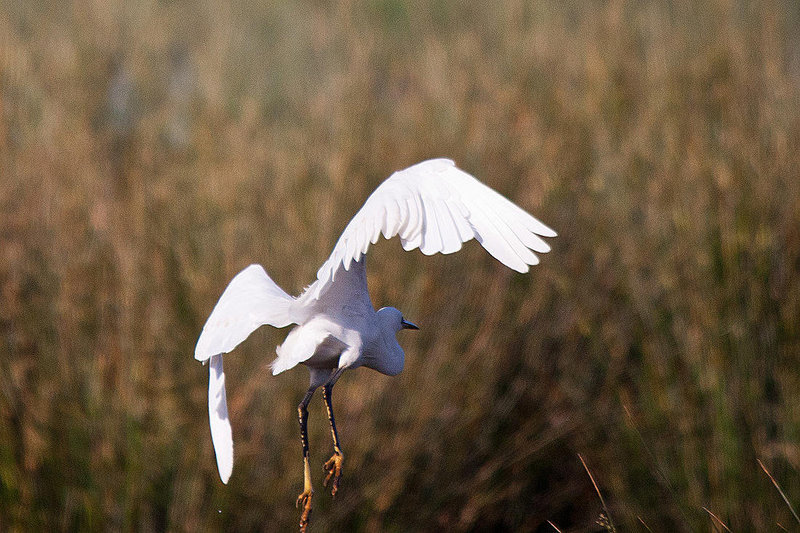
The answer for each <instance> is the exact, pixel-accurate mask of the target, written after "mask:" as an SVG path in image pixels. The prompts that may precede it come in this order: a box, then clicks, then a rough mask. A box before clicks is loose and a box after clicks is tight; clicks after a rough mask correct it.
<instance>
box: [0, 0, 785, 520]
mask: <svg viewBox="0 0 800 533" xmlns="http://www.w3.org/2000/svg"><path fill="white" fill-rule="evenodd" d="M262 4H263V3H262V2H255V1H252V0H243V1H240V2H235V3H233V4H229V3H227V2H211V1H207V0H201V1H200V2H194V3H190V2H186V1H182V0H175V1H160V2H156V1H147V0H136V1H128V2H125V1H112V2H100V1H95V0H74V1H72V2H61V1H56V0H38V1H30V2H29V1H21V2H5V3H3V4H2V5H0V529H3V530H37V529H38V530H53V529H60V530H101V529H103V530H106V529H111V530H120V529H121V530H145V531H147V530H156V531H160V530H164V529H172V530H192V531H195V530H212V529H219V528H222V527H224V528H227V529H232V530H271V531H272V530H275V531H277V530H281V531H287V530H291V528H292V527H294V526H295V525H296V522H297V520H298V513H297V511H296V510H295V508H294V499H295V497H296V495H297V493H298V492H299V488H300V486H301V485H302V472H301V454H300V446H299V442H298V438H297V422H296V420H295V406H296V405H297V402H298V401H299V399H300V397H301V395H302V392H303V390H304V387H305V384H306V380H307V375H306V373H305V372H304V371H303V370H296V371H294V372H291V373H289V374H287V375H283V376H281V377H280V378H272V377H271V376H269V375H268V371H267V364H268V363H269V362H270V361H271V360H272V357H273V347H274V346H275V345H276V344H278V343H279V342H280V341H281V339H282V335H283V333H282V332H277V331H266V330H265V331H263V332H262V331H259V332H258V333H257V334H255V335H254V336H253V338H251V339H249V340H248V341H247V342H246V343H245V344H244V345H243V346H241V347H240V348H239V349H237V351H236V352H235V353H234V354H233V355H232V356H230V357H229V358H228V359H227V360H226V369H227V371H228V374H229V378H228V379H229V384H228V391H229V403H230V410H231V415H232V421H233V428H234V438H235V443H236V463H235V466H234V473H233V477H232V479H231V483H230V485H228V486H223V485H222V484H221V483H220V482H219V479H218V477H217V473H216V470H215V468H216V465H215V462H214V458H213V450H212V447H211V440H210V435H209V431H208V427H207V413H206V390H205V387H206V380H207V374H206V371H207V370H206V368H204V367H201V366H200V365H199V364H198V363H196V362H195V361H194V360H193V358H192V353H193V348H194V343H195V341H196V338H197V336H198V334H199V331H200V328H201V327H202V324H203V321H204V320H205V317H206V316H207V315H208V313H209V312H210V310H211V308H212V306H213V304H214V302H215V301H216V299H217V297H218V296H219V294H220V292H221V291H222V289H223V288H224V286H225V284H226V283H227V281H228V280H229V279H230V278H231V277H232V276H233V275H234V274H235V273H236V272H238V271H239V270H240V269H242V268H243V267H245V266H247V265H248V264H250V263H252V262H258V263H262V264H263V265H264V266H265V268H266V269H267V271H268V272H270V274H271V275H272V276H273V278H274V279H275V280H276V281H277V282H278V283H279V284H280V285H281V286H283V287H284V288H286V289H287V290H288V291H290V292H297V291H299V290H300V289H301V288H302V287H303V286H304V285H305V284H307V283H309V282H310V281H311V280H312V279H313V276H314V274H315V272H316V268H317V267H318V266H319V265H320V264H321V262H322V261H323V260H324V258H325V257H326V256H327V254H328V253H329V251H330V250H331V248H332V246H333V244H334V242H335V240H336V237H337V236H338V234H339V232H340V231H341V230H342V228H343V226H344V224H345V223H346V222H347V220H349V218H350V217H351V216H352V214H353V213H354V212H355V210H356V209H357V208H358V207H359V206H360V204H361V203H362V202H363V200H364V199H365V198H366V196H367V195H368V194H369V192H370V191H371V190H372V189H373V188H374V187H375V186H376V185H377V184H378V183H379V182H380V181H381V180H382V179H384V178H385V177H386V176H387V175H388V174H389V173H390V172H392V171H393V170H396V169H400V168H403V167H405V166H408V165H410V164H412V163H414V162H417V161H419V160H422V159H425V158H428V157H434V156H446V157H451V158H453V159H455V160H456V161H457V162H458V164H459V165H460V166H461V167H462V168H464V169H465V170H467V171H469V172H471V173H472V174H474V175H476V176H478V177H479V178H480V179H482V180H483V181H485V182H487V183H488V184H490V185H492V186H493V187H495V188H497V189H498V190H500V191H501V192H503V193H504V194H506V195H507V196H509V197H510V198H512V199H513V200H515V201H516V202H517V203H519V204H520V205H522V206H524V207H526V208H528V209H529V210H530V211H532V212H533V213H535V214H536V215H537V216H538V217H540V218H541V219H542V220H543V221H545V222H546V223H548V224H549V225H551V226H552V227H553V228H554V229H556V230H557V231H558V232H559V238H558V239H556V240H554V241H553V243H554V250H553V252H552V253H550V254H549V255H547V256H544V257H543V262H542V265H540V266H538V267H536V268H534V269H533V270H532V271H531V273H530V274H528V275H518V274H515V273H513V272H511V271H509V270H508V269H505V268H504V267H503V266H502V265H499V264H498V263H497V262H496V261H494V260H492V258H491V257H489V256H488V255H487V254H486V253H485V252H484V251H483V250H482V249H480V247H479V246H478V245H477V244H475V243H472V245H470V246H466V247H465V249H464V250H463V251H462V252H459V254H457V255H456V256H452V257H447V258H443V257H441V256H437V257H430V258H426V257H423V256H422V255H421V254H419V253H418V252H415V253H408V254H401V253H399V249H400V247H399V244H398V243H397V242H382V243H379V245H377V246H376V247H375V248H374V249H373V251H372V253H371V255H370V264H369V265H368V268H369V273H370V283H371V289H372V291H373V300H374V303H375V304H376V305H377V306H382V305H388V304H392V305H396V306H397V307H399V308H401V309H403V311H404V313H405V314H406V316H408V317H409V318H410V319H412V320H413V321H414V322H416V323H418V324H420V325H421V326H422V330H421V331H420V332H419V334H418V335H404V336H403V338H402V339H401V341H402V344H403V345H404V346H405V347H406V353H407V364H406V370H405V371H404V372H403V373H402V374H401V375H400V376H399V377H397V378H386V377H383V376H380V375H377V374H376V373H374V372H369V371H366V370H359V371H356V372H353V373H352V374H350V375H347V376H346V377H345V378H344V379H343V380H342V381H341V382H340V384H339V385H338V386H337V394H336V395H335V396H334V403H335V404H336V408H337V417H338V420H337V421H338V425H339V430H340V435H341V437H342V440H343V446H344V449H345V453H346V454H347V457H348V462H347V463H346V470H345V477H344V480H343V485H342V490H341V491H340V492H339V495H337V498H336V501H335V502H333V503H332V502H331V501H330V498H329V497H326V496H325V495H323V494H322V492H321V491H319V496H318V497H317V498H316V501H315V504H316V509H315V515H314V522H313V524H312V525H313V527H314V530H315V531H350V530H356V531H415V530H417V531H420V530H421V531H434V530H437V531H438V530H441V528H443V527H444V526H447V528H446V529H447V530H453V531H466V530H490V528H493V527H502V528H503V529H506V530H514V531H551V530H553V529H552V527H551V526H550V525H548V523H547V520H550V521H551V522H552V524H553V525H555V526H557V527H558V528H559V529H560V530H562V531H569V530H585V529H587V528H588V529H591V528H593V527H599V526H597V525H596V521H597V519H598V516H599V515H600V512H601V505H600V501H599V500H598V498H597V494H598V492H599V491H600V490H602V494H603V497H604V506H605V505H607V507H608V510H607V512H608V514H609V515H610V518H612V519H613V522H612V523H615V524H616V525H617V526H618V527H619V528H620V530H626V531H627V530H632V531H636V530H640V529H642V528H643V527H646V528H649V529H650V530H652V531H684V530H685V531H689V530H697V529H699V530H711V529H712V528H720V530H721V528H722V526H720V525H719V524H720V523H722V524H725V525H726V526H725V527H729V528H731V529H732V530H734V531H745V530H751V531H752V530H758V531H768V530H774V529H777V528H778V525H777V524H781V525H782V526H783V527H786V528H791V526H792V525H793V524H794V521H793V520H794V518H793V516H792V510H791V509H790V507H789V506H787V505H786V503H785V502H784V500H783V498H782V497H781V495H780V494H779V493H778V491H776V490H775V486H773V483H772V481H771V479H770V477H767V476H766V475H765V471H766V470H762V467H761V466H760V465H759V462H758V460H761V461H763V464H764V465H765V466H766V467H767V468H768V469H769V472H770V476H774V480H775V482H776V483H779V485H780V487H781V489H782V491H783V493H785V496H786V498H787V500H788V501H790V502H792V503H793V504H794V505H795V507H796V506H798V505H800V448H799V447H798V439H800V331H799V329H800V150H799V148H800V106H798V102H800V52H798V50H800V32H798V31H797V30H798V26H799V25H800V9H798V7H797V4H796V3H795V2H790V1H785V2H784V1H780V0H766V1H764V2H756V3H750V2H738V1H735V0H719V1H714V2H692V1H689V0H680V1H674V2H625V1H622V0H610V1H608V2H586V3H582V2H557V3H556V2H554V3H529V2H522V1H509V2H501V3H499V4H495V3H489V2H486V3H481V2H476V3H472V4H468V5H462V4H461V3H458V2H450V1H447V0H444V1H435V2H409V3H405V2H400V1H399V0H372V1H370V2H366V3H359V2H352V3H351V2H329V3H328V2H312V1H304V2H299V3H296V2H271V3H267V5H262ZM315 400H316V401H315V402H314V403H313V404H312V409H311V415H310V433H311V435H310V436H311V456H312V460H313V461H314V462H315V463H318V464H319V465H321V464H322V462H323V461H324V459H326V458H327V457H328V456H329V455H330V442H329V437H328V430H327V422H326V421H325V415H324V411H323V409H322V402H321V400H319V399H318V398H317V399H315ZM579 453H580V454H581V456H582V457H583V459H585V461H586V464H587V465H588V467H587V469H588V468H591V474H592V476H593V479H594V480H595V481H596V482H597V484H598V485H599V486H598V490H597V491H595V487H594V486H593V484H592V481H591V480H590V479H589V477H588V476H587V475H586V474H587V470H584V465H582V464H581V460H579V458H578V454H579ZM315 474H317V478H316V480H317V483H319V480H320V479H321V477H322V470H321V468H320V469H319V470H318V471H317V472H315ZM604 512H605V511H604ZM712 517H714V519H712Z"/></svg>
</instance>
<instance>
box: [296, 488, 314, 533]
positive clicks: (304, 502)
mask: <svg viewBox="0 0 800 533" xmlns="http://www.w3.org/2000/svg"><path fill="white" fill-rule="evenodd" d="M313 495H314V491H313V490H311V489H306V490H304V491H303V492H302V494H300V496H298V497H297V508H298V509H299V508H300V506H302V507H303V514H302V515H300V533H306V528H307V527H308V519H309V517H310V516H311V496H313Z"/></svg>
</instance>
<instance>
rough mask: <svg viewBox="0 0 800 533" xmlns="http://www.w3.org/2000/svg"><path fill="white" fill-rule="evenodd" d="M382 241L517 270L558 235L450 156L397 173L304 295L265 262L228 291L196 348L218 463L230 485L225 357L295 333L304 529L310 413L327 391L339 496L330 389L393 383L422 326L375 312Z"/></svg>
mask: <svg viewBox="0 0 800 533" xmlns="http://www.w3.org/2000/svg"><path fill="white" fill-rule="evenodd" d="M381 234H383V236H384V237H385V238H387V239H390V238H392V237H394V236H395V235H397V236H399V237H400V241H401V243H402V245H403V248H404V249H405V250H413V249H415V248H419V249H420V250H421V251H422V253H423V254H425V255H432V254H435V253H443V254H449V253H453V252H455V251H457V250H459V249H460V248H461V245H462V243H464V242H466V241H468V240H470V239H473V238H475V239H477V240H478V242H480V244H481V245H482V246H483V247H484V248H485V249H486V250H487V251H488V252H489V253H490V254H491V255H492V256H494V257H495V258H496V259H498V260H499V261H500V262H502V263H503V264H505V265H506V266H508V267H510V268H512V269H514V270H516V271H517V272H523V273H524V272H527V271H528V266H529V265H535V264H537V263H538V262H539V259H538V258H537V257H536V254H535V253H534V252H537V253H546V252H548V251H550V247H549V246H548V245H547V243H545V242H544V241H543V240H542V239H541V237H555V236H556V232H555V231H553V230H552V229H550V228H548V227H547V226H545V225H544V224H542V223H541V222H539V221H538V220H536V219H535V218H534V217H532V216H531V215H530V214H528V213H527V212H526V211H524V210H523V209H521V208H520V207H518V206H517V205H515V204H514V203H512V202H511V201H509V200H508V199H506V198H505V197H503V196H502V195H500V194H499V193H497V192H496V191H494V190H493V189H491V188H489V187H487V186H486V185H484V184H482V183H481V182H479V181H478V180H476V179H475V178H474V177H472V176H470V175H469V174H467V173H466V172H464V171H462V170H460V169H458V168H457V167H456V166H455V164H454V163H453V162H452V161H450V160H448V159H433V160H430V161H424V162H422V163H419V164H416V165H414V166H412V167H410V168H407V169H405V170H402V171H399V172H395V173H394V174H392V175H391V176H390V177H389V178H388V179H387V180H386V181H384V182H383V183H382V184H381V185H380V186H379V187H378V188H377V189H376V190H375V191H374V192H373V193H372V195H371V196H370V197H369V198H368V199H367V201H366V202H365V203H364V206H363V207H362V208H361V210H360V211H358V213H356V215H355V216H354V217H353V219H352V220H351V221H350V223H349V224H348V225H347V227H346V228H345V230H344V232H343V233H342V235H341V237H340V238H339V241H338V242H337V243H336V246H335V247H334V248H333V252H332V253H331V255H330V257H329V258H328V260H327V261H325V263H324V264H323V265H322V267H320V269H319V271H318V272H317V280H316V281H315V282H314V283H312V284H311V285H310V286H309V287H308V288H306V290H305V291H304V292H303V293H302V294H300V295H299V296H298V297H296V298H293V297H292V296H290V295H288V294H286V292H284V291H283V290H282V289H281V288H280V287H278V285H276V284H275V282H274V281H272V279H270V277H269V276H268V275H267V273H266V272H265V271H264V269H263V268H262V267H261V266H259V265H250V266H249V267H247V268H245V269H244V270H243V271H241V272H240V273H239V274H237V275H236V276H235V277H234V278H233V280H231V282H230V284H229V285H228V287H227V288H226V289H225V291H224V292H223V294H222V296H221V297H220V299H219V301H218V302H217V305H216V306H215V307H214V310H213V311H212V312H211V316H209V318H208V321H207V322H206V324H205V326H204V327H203V332H202V333H201V334H200V338H199V339H198V341H197V348H196V349H195V359H197V360H199V361H208V360H210V365H209V366H210V375H209V383H208V413H209V419H210V424H211V437H212V441H213V443H214V450H215V452H216V456H217V466H218V468H219V474H220V477H221V478H222V482H223V483H227V482H228V479H229V478H230V475H231V470H232V468H233V439H232V433H231V425H230V420H229V419H228V408H227V405H226V399H225V374H224V373H223V368H222V354H226V353H228V352H230V351H231V350H233V349H234V348H235V347H236V346H237V345H238V344H239V343H241V342H242V341H243V340H245V339H246V338H247V337H248V336H249V335H250V334H251V333H252V332H253V331H255V330H256V329H258V328H259V327H260V326H262V325H264V324H269V325H270V326H274V327H277V328H283V327H286V326H289V325H291V324H296V325H297V326H296V327H295V328H294V329H292V330H291V332H289V335H288V336H287V337H286V339H285V341H284V342H283V344H282V345H281V346H278V348H277V350H276V351H277V354H278V357H277V359H275V361H274V362H273V363H272V373H273V375H275V374H279V373H281V372H283V371H285V370H289V369H290V368H293V367H294V366H296V365H297V364H299V363H302V364H304V365H306V366H307V367H308V369H309V371H310V373H311V379H310V385H309V388H308V390H307V392H306V394H305V397H304V398H303V400H302V401H301V402H300V405H299V406H298V408H297V409H298V415H299V419H300V433H301V439H302V445H303V467H304V474H305V475H304V487H303V492H302V493H301V494H300V496H299V497H298V499H297V504H298V507H299V506H302V508H303V512H302V516H301V522H300V527H301V530H303V531H304V530H305V527H306V525H307V524H308V518H309V513H310V512H311V496H312V484H311V470H310V467H309V461H308V435H307V432H306V421H307V418H308V411H307V409H306V408H307V406H308V404H309V402H310V401H311V397H312V395H313V394H314V391H315V390H316V389H317V388H319V387H320V386H321V387H322V394H323V398H324V400H325V405H326V407H327V411H328V419H329V422H330V426H331V434H332V437H333V456H332V457H331V459H330V460H329V461H327V462H326V463H325V465H324V468H325V471H326V472H327V476H326V478H325V481H324V483H323V485H324V486H327V485H328V483H329V482H331V493H332V494H333V495H335V494H336V491H337V490H338V488H339V480H340V476H341V472H342V463H343V454H342V449H341V447H340V445H339V438H338V435H337V433H336V424H335V422H334V418H333V407H332V405H331V391H332V389H333V386H334V384H335V383H336V380H337V379H339V377H340V376H341V375H342V372H343V371H344V370H347V369H351V368H357V367H359V366H366V367H368V368H372V369H374V370H377V371H378V372H381V373H383V374H386V375H390V376H394V375H397V374H399V373H400V371H402V370H403V365H404V362H405V354H404V352H403V349H402V348H401V347H400V345H399V344H398V342H397V339H396V337H395V335H396V333H397V332H398V331H400V330H401V329H418V328H417V326H415V325H414V324H412V323H411V322H409V321H407V320H405V319H404V318H403V315H402V314H401V313H400V311H398V310H397V309H395V308H393V307H384V308H382V309H380V310H378V311H375V309H374V308H373V306H372V302H371V301H370V297H369V293H368V291H367V277H366V271H365V269H364V256H365V254H366V252H367V249H368V248H369V245H370V244H371V243H372V244H374V243H375V242H377V240H378V237H379V236H380V235H381Z"/></svg>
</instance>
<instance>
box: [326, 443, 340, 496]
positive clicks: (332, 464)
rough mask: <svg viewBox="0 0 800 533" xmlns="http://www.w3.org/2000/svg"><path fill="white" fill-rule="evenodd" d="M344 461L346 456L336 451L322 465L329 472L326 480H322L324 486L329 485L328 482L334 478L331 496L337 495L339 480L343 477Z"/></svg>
mask: <svg viewBox="0 0 800 533" xmlns="http://www.w3.org/2000/svg"><path fill="white" fill-rule="evenodd" d="M343 462H344V456H343V455H342V454H341V453H340V452H334V454H333V457H331V458H330V459H328V462H327V463H325V464H324V465H322V469H323V470H325V471H326V472H327V473H328V475H327V476H325V481H323V482H322V486H323V487H327V486H328V483H329V482H330V481H331V480H333V483H331V496H336V492H337V491H338V490H339V480H340V479H341V477H342V463H343Z"/></svg>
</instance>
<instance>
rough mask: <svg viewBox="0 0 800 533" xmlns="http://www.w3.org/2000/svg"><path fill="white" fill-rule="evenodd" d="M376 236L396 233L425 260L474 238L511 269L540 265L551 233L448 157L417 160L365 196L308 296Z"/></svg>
mask: <svg viewBox="0 0 800 533" xmlns="http://www.w3.org/2000/svg"><path fill="white" fill-rule="evenodd" d="M381 233H382V234H383V236H384V237H385V238H387V239H391V238H392V237H394V236H395V235H397V236H399V237H400V241H401V242H402V244H403V248H404V249H405V250H413V249H414V248H419V249H420V251H421V252H422V253H423V254H425V255H433V254H435V253H443V254H449V253H453V252H456V251H458V250H460V249H461V245H462V243H464V242H467V241H468V240H470V239H472V238H475V239H477V240H478V242H480V243H481V245H482V246H483V247H484V248H485V249H486V251H487V252H489V253H490V254H491V255H492V256H493V257H494V258H496V259H497V260H498V261H500V262H501V263H503V264H504V265H506V266H508V267H509V268H512V269H514V270H516V271H517V272H527V271H528V265H535V264H537V263H538V262H539V259H538V258H537V257H536V254H535V253H534V252H538V253H547V252H549V251H550V246H548V245H547V243H546V242H544V241H543V240H542V239H541V237H555V236H556V232H555V231H553V230H552V229H550V228H548V227H547V226H545V225H544V224H542V223H541V222H539V221H538V220H536V219H535V218H533V217H532V216H531V215H530V214H528V213H527V212H526V211H524V210H523V209H522V208H520V207H519V206H517V205H516V204H514V203H512V202H511V201H510V200H508V199H507V198H505V197H504V196H502V195H501V194H500V193H498V192H497V191H495V190H493V189H491V188H489V187H487V186H486V185H484V184H483V183H481V182H479V181H478V180H476V179H475V178H473V177H472V176H470V175H469V174H467V173H466V172H464V171H463V170H461V169H459V168H458V167H456V166H455V163H453V162H452V161H450V160H449V159H432V160H430V161H423V162H422V163H418V164H416V165H414V166H412V167H409V168H407V169H405V170H401V171H399V172H395V173H394V174H392V175H391V176H390V177H389V178H388V179H387V180H386V181H384V182H383V183H382V184H381V185H380V186H379V187H378V188H377V189H375V192H373V193H372V195H370V197H369V198H367V201H366V202H365V203H364V206H363V207H362V208H361V210H360V211H359V212H358V213H356V215H355V216H354V217H353V219H352V220H351V221H350V223H349V224H348V225H347V227H346V228H345V230H344V232H343V233H342V235H341V237H339V241H338V242H337V243H336V246H335V247H334V248H333V252H332V253H331V255H330V257H329V258H328V260H327V261H326V262H325V263H324V264H323V265H322V267H320V269H319V271H318V272H317V282H316V283H314V285H313V286H312V287H309V289H311V290H312V291H313V292H312V294H311V296H312V297H314V298H318V297H319V296H320V294H322V292H323V291H324V290H325V289H326V288H327V287H328V285H329V284H330V283H331V282H332V281H333V279H334V276H335V273H336V271H337V270H338V268H339V266H340V265H342V266H343V267H344V269H345V270H348V269H349V268H350V264H351V263H352V262H353V261H359V259H360V258H361V256H362V255H364V254H365V253H366V252H367V249H368V248H369V245H370V244H374V243H375V242H377V241H378V237H379V236H380V235H381Z"/></svg>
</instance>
